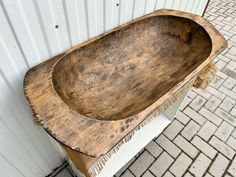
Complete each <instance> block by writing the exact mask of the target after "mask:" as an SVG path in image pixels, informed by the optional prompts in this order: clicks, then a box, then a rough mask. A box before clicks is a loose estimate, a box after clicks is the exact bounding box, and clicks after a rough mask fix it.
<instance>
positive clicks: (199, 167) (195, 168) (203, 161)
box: [189, 153, 211, 177]
mask: <svg viewBox="0 0 236 177" xmlns="http://www.w3.org/2000/svg"><path fill="white" fill-rule="evenodd" d="M210 163H211V160H210V159H209V158H208V157H207V156H206V155H204V154H203V153H201V154H199V156H198V157H197V158H196V159H195V161H194V162H193V164H192V165H191V167H190V169H189V171H190V172H191V173H192V174H194V176H196V177H201V176H203V174H204V173H205V171H206V170H207V168H208V166H209V165H210Z"/></svg>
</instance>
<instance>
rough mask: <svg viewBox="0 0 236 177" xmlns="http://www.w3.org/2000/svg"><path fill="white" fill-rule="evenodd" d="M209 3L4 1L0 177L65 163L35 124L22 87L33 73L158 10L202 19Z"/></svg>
mask: <svg viewBox="0 0 236 177" xmlns="http://www.w3.org/2000/svg"><path fill="white" fill-rule="evenodd" d="M206 3H207V0H87V1H86V0H0V142H1V144H0V176H4V177H8V176H9V177H41V176H45V175H47V174H49V173H50V172H51V170H52V169H53V168H55V167H56V166H58V165H59V164H60V163H61V162H62V160H63V155H62V153H60V152H59V151H58V150H57V147H56V146H55V145H53V144H52V143H51V140H50V139H49V137H48V136H47V134H46V133H45V132H44V131H43V130H42V129H41V128H39V127H37V126H36V125H34V123H33V119H32V113H31V110H30V108H29V106H28V104H27V102H26V99H25V97H24V94H23V85H22V83H23V77H24V74H25V72H26V71H27V70H28V69H29V68H30V67H32V66H34V65H36V64H38V63H40V62H42V61H44V60H46V59H48V58H50V57H52V56H54V55H56V54H58V53H61V52H63V51H64V50H66V49H68V48H71V47H72V46H75V45H77V44H79V43H81V42H83V41H85V40H87V39H89V38H92V37H94V36H96V35H98V34H101V33H103V32H104V31H106V30H109V29H111V28H113V27H116V26H117V25H120V24H123V23H125V22H128V21H130V20H132V19H134V18H137V17H139V16H142V15H144V14H147V13H150V12H152V11H154V10H157V9H161V8H168V9H178V10H183V11H189V12H192V13H196V14H199V15H201V14H202V13H203V10H204V7H205V5H206ZM117 4H118V6H117ZM56 25H58V28H55V26H56ZM39 89H40V88H39Z"/></svg>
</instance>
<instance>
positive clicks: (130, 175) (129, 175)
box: [121, 170, 135, 177]
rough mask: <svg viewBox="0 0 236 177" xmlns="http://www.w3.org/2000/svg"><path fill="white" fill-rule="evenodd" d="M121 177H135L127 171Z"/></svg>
mask: <svg viewBox="0 0 236 177" xmlns="http://www.w3.org/2000/svg"><path fill="white" fill-rule="evenodd" d="M121 177H135V176H134V175H133V174H132V173H131V172H130V171H129V170H126V171H125V173H124V174H123V175H121Z"/></svg>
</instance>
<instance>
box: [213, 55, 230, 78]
mask: <svg viewBox="0 0 236 177" xmlns="http://www.w3.org/2000/svg"><path fill="white" fill-rule="evenodd" d="M221 54H222V53H221ZM216 75H217V76H219V77H221V78H222V79H227V78H228V75H227V74H225V73H223V72H221V71H218V72H217V73H216Z"/></svg>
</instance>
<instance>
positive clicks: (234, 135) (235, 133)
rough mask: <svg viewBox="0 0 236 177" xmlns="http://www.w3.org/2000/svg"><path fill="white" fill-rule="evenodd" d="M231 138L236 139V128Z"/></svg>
mask: <svg viewBox="0 0 236 177" xmlns="http://www.w3.org/2000/svg"><path fill="white" fill-rule="evenodd" d="M231 136H233V137H234V138H236V128H234V131H233V133H232V134H231Z"/></svg>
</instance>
